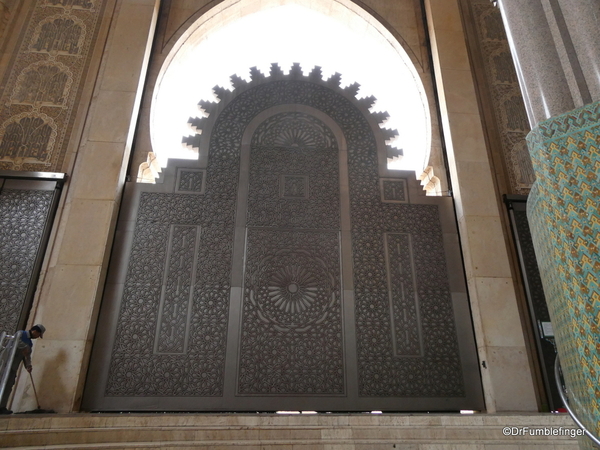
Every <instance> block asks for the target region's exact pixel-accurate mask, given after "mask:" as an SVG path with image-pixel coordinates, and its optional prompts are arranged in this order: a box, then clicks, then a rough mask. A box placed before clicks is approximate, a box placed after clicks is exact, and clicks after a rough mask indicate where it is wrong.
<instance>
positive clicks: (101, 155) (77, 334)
mask: <svg viewBox="0 0 600 450" xmlns="http://www.w3.org/2000/svg"><path fill="white" fill-rule="evenodd" d="M159 3H160V2H159V0H119V1H117V4H116V9H115V10H114V11H113V10H110V11H109V12H108V13H107V17H106V19H107V20H111V17H110V14H113V17H112V22H111V29H110V32H109V36H108V41H107V43H106V47H105V49H104V53H103V55H102V64H101V66H100V67H101V68H100V73H99V76H98V79H97V81H96V89H95V92H94V96H93V98H92V101H91V104H90V107H89V111H88V115H87V119H86V125H85V130H84V135H83V139H82V141H81V144H80V146H79V148H78V150H77V155H76V162H75V167H74V169H73V173H72V176H71V177H70V182H69V183H68V184H67V187H66V201H65V203H64V205H63V207H62V209H61V211H59V216H60V220H59V222H58V227H57V233H56V234H57V236H56V238H55V240H54V242H53V246H52V248H51V249H50V261H49V264H48V266H47V272H46V273H45V275H44V276H43V277H42V279H41V282H40V287H39V289H38V292H41V294H39V297H38V298H37V300H36V303H35V305H34V308H33V311H32V318H31V319H30V322H31V323H43V324H44V325H45V326H46V328H47V332H46V335H45V338H44V339H43V340H39V341H37V342H36V344H35V347H34V355H33V366H34V371H33V374H34V377H35V382H36V387H37V392H38V395H39V401H40V405H43V407H44V408H53V409H55V410H56V411H57V412H69V411H74V410H77V409H78V405H79V402H80V398H81V393H82V390H83V384H84V381H85V376H86V371H87V362H88V359H89V354H90V350H91V344H92V340H93V337H94V332H95V326H96V317H97V311H98V307H99V301H100V298H101V295H102V290H103V285H104V276H105V271H106V265H107V260H108V257H109V254H110V247H111V243H112V237H113V234H114V224H115V221H116V216H117V213H118V207H119V201H120V197H121V190H122V187H123V184H124V178H125V171H126V168H127V163H128V159H129V152H130V148H131V141H132V137H133V129H134V126H135V123H136V118H137V112H138V109H139V103H140V97H141V91H142V89H141V86H142V84H143V81H144V78H145V72H146V67H147V64H148V58H149V53H150V47H151V43H152V39H153V35H154V27H155V23H156V18H157V14H158V7H159ZM27 378H28V377H26V376H25V374H23V375H22V376H21V379H20V380H19V384H18V386H17V391H16V394H15V400H14V401H13V405H12V406H13V409H15V410H16V411H22V410H30V409H34V408H35V407H36V403H35V398H34V397H33V392H32V391H31V389H30V383H29V380H28V379H27Z"/></svg>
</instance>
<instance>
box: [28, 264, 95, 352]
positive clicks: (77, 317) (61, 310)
mask: <svg viewBox="0 0 600 450" xmlns="http://www.w3.org/2000/svg"><path fill="white" fill-rule="evenodd" d="M100 270H101V269H100V267H99V266H83V265H59V266H56V267H53V268H52V269H51V273H49V274H48V278H49V279H50V280H51V281H50V285H49V287H48V291H47V292H45V297H46V298H47V301H46V302H44V303H43V304H42V305H40V307H39V308H38V310H37V319H38V320H39V321H40V322H42V323H44V324H45V325H46V329H47V335H46V338H45V339H43V340H41V341H37V342H42V341H43V342H45V341H46V340H47V339H54V340H69V339H74V340H86V339H88V337H89V336H88V333H89V327H88V325H87V324H89V323H90V322H91V321H92V319H93V317H92V315H93V309H92V308H91V306H90V305H93V304H94V301H95V296H96V294H95V289H96V286H97V285H98V281H99V279H100ZM65 319H67V320H65Z"/></svg>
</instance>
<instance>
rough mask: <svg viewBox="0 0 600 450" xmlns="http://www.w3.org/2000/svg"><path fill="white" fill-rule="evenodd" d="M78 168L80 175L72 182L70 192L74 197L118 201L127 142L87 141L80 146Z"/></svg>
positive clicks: (76, 167) (76, 168)
mask: <svg viewBox="0 0 600 450" xmlns="http://www.w3.org/2000/svg"><path fill="white" fill-rule="evenodd" d="M75 170H76V171H77V173H78V174H80V175H79V176H77V177H76V178H74V179H73V180H72V182H71V186H70V192H71V194H72V195H73V196H74V197H76V198H78V199H90V200H111V201H114V199H115V198H116V196H117V193H118V192H119V188H118V186H119V181H120V180H121V179H122V178H123V176H124V173H123V170H124V166H123V144H122V143H118V142H94V141H88V142H86V143H85V145H83V146H82V147H81V148H80V150H79V156H78V158H77V164H76V166H75ZM83 172H85V173H83Z"/></svg>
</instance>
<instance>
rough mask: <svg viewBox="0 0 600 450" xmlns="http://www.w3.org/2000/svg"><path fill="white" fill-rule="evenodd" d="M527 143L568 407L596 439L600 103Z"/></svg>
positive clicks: (531, 209) (599, 405) (542, 128)
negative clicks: (533, 173)
mask: <svg viewBox="0 0 600 450" xmlns="http://www.w3.org/2000/svg"><path fill="white" fill-rule="evenodd" d="M528 142H529V148H530V152H531V157H532V159H533V165H534V169H535V173H536V177H537V181H536V182H535V184H534V187H533V189H532V191H531V194H530V196H529V201H528V218H529V221H530V224H531V231H532V233H531V234H532V237H533V242H534V246H535V250H536V255H537V259H538V264H539V266H540V273H541V276H542V281H543V285H544V291H545V294H546V299H547V302H548V308H549V311H550V315H551V318H552V322H553V325H554V330H555V334H556V343H557V346H558V352H559V355H560V357H561V366H562V368H563V373H564V376H565V382H566V384H567V387H568V390H569V402H570V404H571V406H572V407H573V408H574V409H575V411H576V412H577V414H578V415H580V416H581V418H582V420H583V422H584V423H585V424H586V426H587V427H588V428H590V429H591V430H593V431H595V432H596V434H598V433H599V432H600V385H599V384H598V378H599V377H600V334H599V332H598V326H599V322H600V280H599V277H600V256H599V251H598V247H599V246H600V207H599V205H600V185H599V182H600V102H596V103H592V104H590V105H587V106H585V107H583V108H579V109H576V110H574V111H571V112H569V113H566V114H563V115H561V116H558V117H555V118H553V119H550V120H546V121H544V122H541V123H540V124H539V125H538V126H537V127H536V129H534V130H533V131H532V132H531V133H530V134H529V136H528Z"/></svg>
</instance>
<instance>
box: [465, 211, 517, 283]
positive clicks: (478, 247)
mask: <svg viewBox="0 0 600 450" xmlns="http://www.w3.org/2000/svg"><path fill="white" fill-rule="evenodd" d="M458 224H459V229H460V230H461V232H462V233H461V235H462V238H463V239H465V238H466V239H467V240H468V242H467V245H468V249H467V250H468V251H467V252H465V256H468V258H465V259H466V261H465V263H466V271H467V279H469V278H471V277H500V278H510V277H511V276H512V274H511V271H510V266H509V262H508V255H507V253H506V245H505V242H504V235H503V231H502V226H501V225H500V217H497V216H496V217H494V216H464V217H462V218H460V219H459V221H458ZM464 249H465V247H463V250H464Z"/></svg>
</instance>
